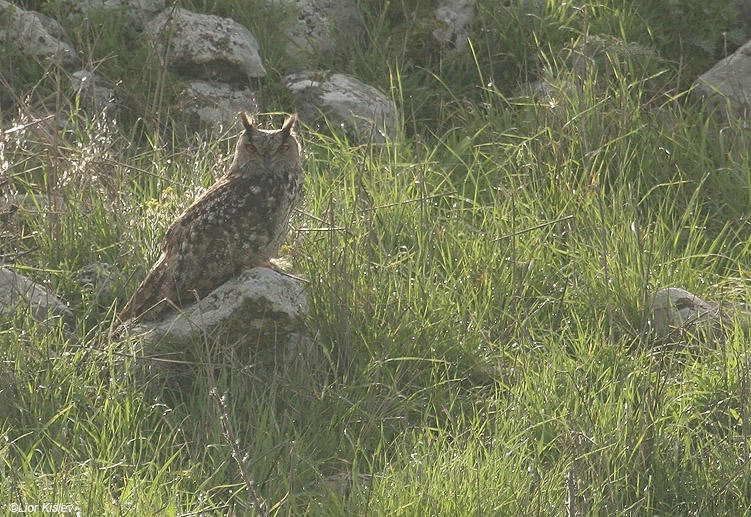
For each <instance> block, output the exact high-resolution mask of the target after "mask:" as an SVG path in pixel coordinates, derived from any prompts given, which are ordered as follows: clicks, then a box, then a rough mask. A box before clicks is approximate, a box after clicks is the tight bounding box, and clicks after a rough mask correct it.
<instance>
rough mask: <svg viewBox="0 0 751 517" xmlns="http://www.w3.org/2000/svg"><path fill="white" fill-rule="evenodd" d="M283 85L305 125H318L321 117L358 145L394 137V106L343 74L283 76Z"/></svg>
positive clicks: (368, 87) (371, 88) (375, 90)
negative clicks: (344, 130) (291, 97)
mask: <svg viewBox="0 0 751 517" xmlns="http://www.w3.org/2000/svg"><path fill="white" fill-rule="evenodd" d="M283 84H284V87H285V88H287V90H289V91H290V92H291V93H292V94H293V95H294V97H295V108H296V109H297V111H298V113H299V114H300V117H301V118H302V119H303V120H304V121H305V122H306V123H308V124H311V125H313V124H318V123H320V122H321V117H323V118H324V119H326V120H327V121H328V123H329V124H330V125H331V126H341V127H344V128H345V129H346V130H347V132H348V133H349V134H350V135H351V136H353V137H354V139H355V140H356V141H358V142H361V143H366V142H384V141H385V140H386V139H393V138H394V137H395V135H396V108H395V106H394V103H393V102H392V100H391V99H390V98H388V97H387V96H386V95H384V94H383V93H382V92H380V91H379V90H377V89H376V88H373V87H372V86H368V85H367V84H365V83H363V82H362V81H359V80H357V79H355V78H353V77H350V76H348V75H344V74H328V73H318V72H309V71H305V72H298V73H295V74H291V75H288V76H286V77H285V78H284V80H283Z"/></svg>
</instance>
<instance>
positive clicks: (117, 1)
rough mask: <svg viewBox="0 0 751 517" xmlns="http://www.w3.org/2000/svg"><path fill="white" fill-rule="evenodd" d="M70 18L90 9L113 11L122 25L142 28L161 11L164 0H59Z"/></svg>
mask: <svg viewBox="0 0 751 517" xmlns="http://www.w3.org/2000/svg"><path fill="white" fill-rule="evenodd" d="M60 4H62V5H63V6H65V7H66V8H67V9H68V11H69V12H70V17H71V18H72V19H74V20H75V19H79V18H81V17H83V16H86V15H88V14H89V13H90V12H92V11H96V12H102V13H113V14H115V15H117V17H118V20H120V22H121V23H123V24H124V25H126V26H128V27H130V28H133V29H135V30H137V31H141V30H143V28H144V27H145V26H146V24H147V23H148V21H149V20H152V19H154V16H156V15H157V13H159V12H161V11H162V10H163V9H164V7H165V5H166V2H165V0H61V1H60Z"/></svg>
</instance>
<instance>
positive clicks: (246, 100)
mask: <svg viewBox="0 0 751 517" xmlns="http://www.w3.org/2000/svg"><path fill="white" fill-rule="evenodd" d="M178 109H179V111H180V112H181V113H182V115H183V116H184V118H185V120H186V121H187V122H188V125H189V126H190V128H191V129H193V130H195V131H200V130H202V129H204V130H205V129H211V130H214V131H217V132H219V133H221V132H222V131H224V130H225V129H227V128H228V127H231V126H232V125H233V124H234V123H235V122H236V121H237V114H238V113H240V112H242V111H247V112H250V113H256V112H257V111H258V104H257V102H256V96H255V93H253V92H252V91H251V90H250V89H249V88H247V87H244V86H241V87H233V86H230V85H228V84H225V83H217V82H213V81H198V80H196V81H187V82H185V83H184V84H183V91H182V94H181V95H180V105H179V108H178Z"/></svg>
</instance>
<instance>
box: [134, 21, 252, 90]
mask: <svg viewBox="0 0 751 517" xmlns="http://www.w3.org/2000/svg"><path fill="white" fill-rule="evenodd" d="M145 32H146V33H147V35H148V36H149V37H150V38H151V39H152V41H154V44H155V46H156V48H157V49H158V51H159V53H160V55H161V57H162V60H163V62H164V63H167V65H168V66H169V67H170V68H172V69H174V70H176V71H177V72H179V73H181V74H183V75H185V76H187V77H191V78H194V79H204V80H210V81H221V82H233V81H239V82H247V81H248V79H249V78H250V79H252V78H256V77H263V76H265V75H266V69H265V68H264V67H263V64H262V63H261V57H260V56H259V55H258V42H257V41H256V38H255V37H254V36H253V34H252V33H251V32H250V31H249V30H248V29H246V28H245V27H243V26H242V25H240V24H239V23H237V22H236V21H234V20H231V19H229V18H220V17H219V16H213V15H207V14H197V13H193V12H190V11H188V10H186V9H181V8H175V9H167V10H165V11H162V12H161V13H160V14H159V15H157V17H156V18H154V20H152V21H151V22H149V23H148V24H147V25H146V29H145Z"/></svg>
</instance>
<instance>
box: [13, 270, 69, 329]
mask: <svg viewBox="0 0 751 517" xmlns="http://www.w3.org/2000/svg"><path fill="white" fill-rule="evenodd" d="M17 310H28V311H30V313H31V315H32V316H33V317H34V318H35V319H37V320H39V321H41V322H49V321H51V320H54V319H57V318H59V319H62V320H63V322H64V323H65V324H67V325H69V326H72V325H73V323H74V320H73V313H72V312H71V311H70V309H68V307H67V306H66V305H65V304H64V303H63V302H62V301H60V300H59V299H58V298H57V297H56V296H55V295H54V294H52V293H51V292H50V291H48V290H47V289H45V288H44V287H43V286H41V285H39V284H37V283H36V282H34V281H32V280H30V279H29V278H27V277H25V276H23V275H21V274H19V273H16V272H15V271H13V270H12V269H10V268H7V267H3V268H0V314H12V313H15V312H16V311H17Z"/></svg>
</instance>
